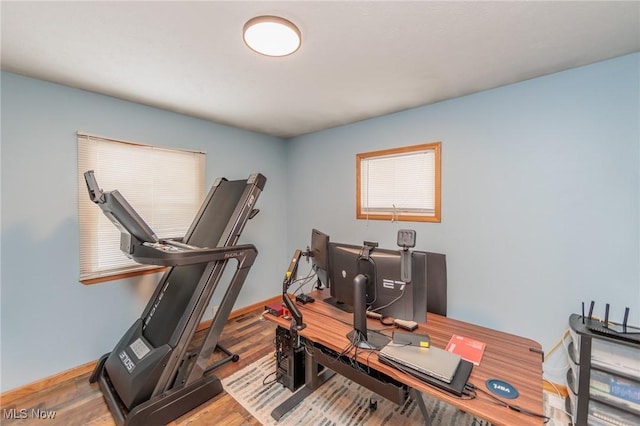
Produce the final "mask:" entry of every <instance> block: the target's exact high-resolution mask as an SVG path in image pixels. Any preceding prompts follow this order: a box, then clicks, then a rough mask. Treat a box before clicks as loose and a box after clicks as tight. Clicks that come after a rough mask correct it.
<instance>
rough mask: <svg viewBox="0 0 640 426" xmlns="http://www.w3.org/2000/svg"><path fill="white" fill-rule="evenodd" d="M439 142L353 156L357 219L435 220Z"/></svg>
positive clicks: (438, 189)
mask: <svg viewBox="0 0 640 426" xmlns="http://www.w3.org/2000/svg"><path fill="white" fill-rule="evenodd" d="M439 150H440V143H433V144H424V145H416V146H412V147H403V148H397V149H390V150H384V151H376V152H370V153H364V154H358V155H357V161H358V173H359V175H358V179H357V185H358V187H357V194H358V197H359V199H358V200H357V206H358V211H357V217H358V218H361V219H365V218H367V219H392V220H394V219H395V220H416V221H422V220H424V221H439V220H440V218H439V202H440V181H439V179H440V173H439V170H438V169H439V165H440V157H439V152H440V151H439Z"/></svg>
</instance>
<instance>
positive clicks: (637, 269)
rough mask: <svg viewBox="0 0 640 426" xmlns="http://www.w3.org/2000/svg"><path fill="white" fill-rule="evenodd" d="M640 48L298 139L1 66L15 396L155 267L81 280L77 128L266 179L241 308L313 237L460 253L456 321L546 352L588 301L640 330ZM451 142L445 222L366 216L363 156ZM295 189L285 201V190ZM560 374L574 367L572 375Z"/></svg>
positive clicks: (90, 335)
mask: <svg viewBox="0 0 640 426" xmlns="http://www.w3.org/2000/svg"><path fill="white" fill-rule="evenodd" d="M639 80H640V54H633V55H628V56H625V57H622V58H618V59H614V60H610V61H606V62H601V63H598V64H594V65H590V66H587V67H582V68H577V69H574V70H569V71H566V72H562V73H558V74H554V75H550V76H546V77H543V78H538V79H534V80H529V81H526V82H522V83H518V84H514V85H511V86H507V87H503V88H499V89H495V90H490V91H486V92H483V93H478V94H475V95H471V96H467V97H463V98H458V99H454V100H450V101H446V102H441V103H438V104H435V105H431V106H426V107H421V108H415V109H411V110H407V111H404V112H401V113H398V114H392V115H388V116H384V117H380V118H376V119H372V120H367V121H363V122H359V123H356V124H352V125H349V126H343V127H339V128H335V129H329V130H325V131H322V132H317V133H314V134H310V135H306V136H302V137H298V138H294V139H291V140H289V141H282V140H279V139H277V138H272V137H268V136H263V135H258V134H255V133H250V132H246V131H242V130H238V129H233V128H230V127H226V126H221V125H217V124H213V123H210V122H207V121H203V120H198V119H194V118H190V117H186V116H182V115H179V114H174V113H169V112H166V111H162V110H157V109H153V108H148V107H145V106H141V105H136V104H133V103H129V102H123V101H120V100H116V99H112V98H109V97H105V96H101V95H96V94H92V93H87V92H84V91H80V90H76V89H70V88H66V87H62V86H58V85H54V84H50V83H46V82H42V81H38V80H33V79H29V78H24V77H20V76H17V75H14V74H9V73H2V81H1V83H2V94H1V95H2V162H1V172H2V200H1V207H2V236H1V237H2V244H1V249H0V255H1V256H2V257H1V263H0V264H1V279H2V282H1V286H2V289H1V323H2V325H1V333H2V334H1V357H2V365H1V391H6V390H9V389H12V388H15V387H17V386H20V385H23V384H26V383H29V382H32V381H34V380H37V379H40V378H43V377H45V376H48V375H51V374H55V373H57V372H60V371H63V370H65V369H68V368H72V367H74V366H77V365H79V364H82V363H85V362H89V361H92V360H95V359H97V358H98V357H99V356H100V355H101V354H102V353H104V352H107V351H109V350H111V349H112V347H113V345H114V344H115V343H116V342H117V340H118V339H119V338H120V337H121V335H122V333H123V332H124V331H125V330H126V329H127V328H128V327H129V325H130V324H131V322H132V321H133V319H134V318H135V317H137V316H138V315H139V314H140V312H141V310H142V308H143V307H144V304H145V302H146V298H147V297H148V294H149V292H150V291H151V289H152V287H153V285H154V283H155V282H156V281H157V278H158V277H157V276H156V275H151V276H147V277H142V278H136V279H130V280H122V281H118V282H107V283H102V284H96V285H92V286H83V285H82V284H80V283H78V280H77V277H78V231H77V219H76V216H77V215H76V202H77V195H76V191H77V183H76V172H77V170H76V169H77V167H76V138H75V131H76V130H83V131H86V132H90V133H94V134H98V135H104V136H111V137H115V138H120V139H127V140H134V141H140V142H147V143H152V144H158V145H167V146H177V147H187V148H193V149H202V150H205V151H207V153H208V155H207V180H208V182H209V183H211V182H212V181H213V179H215V177H217V176H227V177H229V178H244V177H246V176H247V175H248V174H249V173H251V172H254V171H260V172H262V173H264V174H265V175H266V176H267V177H268V179H269V180H268V182H267V187H266V190H265V192H264V193H263V194H262V196H261V198H260V200H259V207H260V209H261V213H260V215H258V216H257V217H256V218H255V219H254V220H253V221H252V222H250V223H249V224H248V225H247V228H246V230H245V232H244V233H243V238H242V240H243V241H251V242H253V243H255V244H256V246H257V247H258V249H259V251H260V255H259V257H258V260H257V263H256V265H255V266H254V268H253V269H252V271H251V273H250V276H249V278H248V281H247V283H246V285H245V288H244V289H243V291H242V293H241V295H240V298H239V301H238V303H237V304H236V307H240V306H246V305H249V304H251V303H254V302H257V301H259V300H263V299H266V298H268V297H270V296H273V295H275V294H277V292H278V290H279V282H281V279H282V273H283V270H284V268H285V267H286V265H287V264H288V257H289V256H290V254H291V253H292V252H293V250H294V249H295V248H304V247H306V245H307V244H308V243H309V236H310V232H311V228H314V227H315V228H318V229H320V230H323V231H325V232H327V233H328V234H330V235H331V237H332V239H333V240H335V241H344V242H353V243H359V242H361V241H362V240H365V239H366V240H377V241H379V242H380V243H381V246H384V247H394V246H395V235H396V231H397V229H399V228H405V227H411V228H415V229H416V230H417V232H418V245H417V247H416V249H421V250H429V251H438V252H443V253H446V254H447V261H448V277H449V314H450V316H452V317H456V318H459V319H463V320H468V321H473V322H477V323H479V324H483V325H486V326H489V327H494V328H497V329H499V330H503V331H507V332H512V333H516V334H520V335H523V336H526V337H529V338H533V339H535V340H537V341H539V342H540V343H541V344H542V345H543V347H544V348H545V349H547V350H548V349H549V348H550V346H551V345H553V343H555V342H556V341H557V339H559V338H560V335H561V334H562V332H563V330H564V329H565V328H566V325H567V317H568V315H569V314H570V313H572V312H578V311H579V309H580V302H581V301H590V300H592V299H593V300H596V301H597V302H598V307H599V308H600V311H599V312H601V311H602V306H603V304H604V303H605V302H610V303H612V312H613V315H614V316H615V317H620V316H621V314H622V311H623V309H624V306H630V307H631V309H632V315H631V317H632V319H633V322H634V323H636V324H638V323H640V231H639V228H640V207H639V204H640V131H639V122H640V99H639V96H640V83H639ZM432 141H442V143H443V157H442V176H443V183H442V203H443V204H442V223H439V224H434V223H424V224H416V223H407V222H400V223H390V222H379V221H364V220H356V219H355V154H356V153H358V152H366V151H373V150H377V149H383V148H390V147H397V146H404V145H412V144H419V143H425V142H432ZM287 194H288V195H287ZM560 376H561V374H560Z"/></svg>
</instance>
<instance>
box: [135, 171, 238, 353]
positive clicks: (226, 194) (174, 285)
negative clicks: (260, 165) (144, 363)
mask: <svg viewBox="0 0 640 426" xmlns="http://www.w3.org/2000/svg"><path fill="white" fill-rule="evenodd" d="M246 186H247V181H246V180H237V181H226V180H224V181H222V182H221V183H220V185H219V186H218V187H217V188H215V192H214V194H213V196H212V197H211V199H210V200H209V203H208V204H207V206H206V207H205V210H204V212H203V213H202V216H201V217H200V220H199V221H198V222H197V223H195V224H192V227H193V231H192V232H191V235H189V236H188V239H187V240H185V241H184V243H186V244H190V245H195V246H198V247H222V246H223V245H224V244H225V241H220V240H221V239H222V238H223V237H224V238H225V239H226V238H228V236H223V235H222V233H223V232H224V230H225V228H226V227H227V224H228V222H229V220H230V218H231V216H232V215H233V212H234V210H235V208H236V206H237V205H238V202H239V201H240V198H241V197H242V194H243V193H244V190H245V188H246ZM211 206H215V208H210V207H211ZM194 225H195V226H194ZM219 243H220V244H222V245H219ZM206 267H207V264H205V263H201V264H195V265H186V266H175V267H173V268H172V269H170V270H169V271H168V274H169V276H168V277H167V280H166V283H165V285H166V291H165V293H164V295H163V296H162V298H161V299H160V300H159V302H158V305H157V306H156V308H155V311H154V312H153V314H152V316H151V318H150V319H147V318H145V319H144V320H145V321H148V323H147V325H146V328H145V329H144V337H145V338H146V339H147V340H149V342H150V343H151V344H152V345H153V346H154V347H156V348H157V347H159V346H162V345H164V344H167V343H169V340H170V339H171V336H172V335H173V332H174V331H175V330H176V328H177V326H178V323H179V322H180V319H181V318H182V316H183V315H185V313H187V311H188V309H186V307H187V305H188V304H189V301H190V300H191V297H192V296H193V295H194V292H195V289H196V287H197V286H198V282H199V281H200V277H201V276H202V274H203V272H204V270H205V268H206Z"/></svg>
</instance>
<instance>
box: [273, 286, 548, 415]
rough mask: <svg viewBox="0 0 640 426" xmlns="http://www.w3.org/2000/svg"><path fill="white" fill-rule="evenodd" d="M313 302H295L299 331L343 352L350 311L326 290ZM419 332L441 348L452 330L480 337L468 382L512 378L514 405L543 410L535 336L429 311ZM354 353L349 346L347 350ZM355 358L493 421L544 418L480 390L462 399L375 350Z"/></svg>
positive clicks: (372, 324)
mask: <svg viewBox="0 0 640 426" xmlns="http://www.w3.org/2000/svg"><path fill="white" fill-rule="evenodd" d="M309 294H310V295H311V296H313V297H314V298H315V299H316V302H314V303H309V304H307V305H302V304H300V303H298V304H297V306H298V308H299V310H300V312H301V313H302V315H303V321H304V323H305V324H306V325H307V326H306V327H305V328H304V329H303V330H300V331H299V332H298V334H299V335H300V336H302V337H305V338H307V339H309V340H311V341H313V342H316V343H319V344H321V345H323V346H326V347H328V348H330V349H332V350H335V351H336V352H341V351H342V350H343V349H345V348H346V347H347V346H348V345H349V340H348V339H347V337H346V334H347V333H348V332H349V331H351V329H352V328H353V326H352V324H353V315H352V314H349V313H346V312H343V311H341V310H339V309H337V308H335V307H334V306H331V305H329V304H327V303H324V302H322V300H324V299H325V298H326V297H328V296H329V294H328V291H326V290H325V291H316V292H312V293H309ZM265 318H266V319H268V320H270V321H273V322H276V323H278V324H279V325H281V326H282V327H285V328H289V321H287V320H285V319H283V318H277V317H275V316H273V315H269V314H265ZM367 327H368V328H369V329H370V330H383V332H384V333H385V334H387V335H388V336H390V335H391V331H392V330H391V328H390V327H388V326H384V325H382V324H381V323H380V322H379V321H377V320H371V319H368V320H367ZM416 332H418V333H425V334H428V335H429V337H430V338H431V344H432V345H433V346H436V347H439V348H444V347H445V346H446V345H447V343H448V342H449V339H450V338H451V336H452V335H453V334H458V335H462V336H466V337H471V338H473V339H477V340H481V341H483V342H485V343H486V344H487V346H486V348H485V351H484V355H483V356H482V360H481V361H480V365H479V366H474V367H473V371H472V372H471V377H470V378H469V382H470V383H472V384H474V385H476V386H477V387H481V388H482V389H485V390H486V389H487V388H486V386H485V383H486V381H487V380H488V379H501V380H504V381H506V382H508V383H511V384H512V385H513V386H514V387H515V388H516V389H517V390H518V392H519V394H520V395H519V397H518V398H516V399H512V400H508V402H509V403H510V404H512V405H517V406H519V407H522V408H523V409H526V410H529V411H532V412H534V413H540V414H542V412H543V406H542V356H541V354H540V353H537V352H534V351H531V350H530V349H532V348H533V349H534V350H538V351H539V350H540V349H541V347H540V345H539V344H538V343H536V342H535V341H533V340H530V339H526V338H523V337H519V336H515V335H512V334H508V333H503V332H500V331H496V330H492V329H489V328H485V327H481V326H478V325H473V324H469V323H466V322H463V321H458V320H455V319H452V318H448V317H443V316H440V315H437V314H432V313H428V314H427V323H425V324H420V325H419V328H418V329H417V330H416ZM351 355H353V352H352V353H351ZM357 355H358V361H360V362H361V363H363V364H367V365H369V366H370V367H371V368H373V369H375V370H378V371H380V372H382V373H384V374H386V375H388V376H390V377H393V378H394V379H396V380H398V381H399V382H401V383H404V384H406V385H408V386H410V387H412V388H414V389H416V390H419V391H420V392H423V393H425V394H428V395H431V396H433V397H435V398H438V399H440V400H443V401H446V402H447V403H449V404H451V405H454V406H456V407H459V408H460V409H462V410H464V411H466V412H469V413H472V414H474V415H476V416H478V417H480V418H482V419H484V420H488V421H490V422H491V423H492V424H494V425H514V424H517V425H529V424H536V425H539V424H541V423H542V419H541V418H537V417H532V416H529V415H525V414H521V413H518V412H516V411H513V410H510V409H508V408H506V407H503V406H500V405H498V404H497V403H496V402H495V401H494V400H493V399H491V398H490V397H489V396H487V395H486V394H484V393H482V392H478V395H477V397H476V398H475V399H472V400H465V399H461V398H458V397H456V396H455V395H453V394H450V393H446V392H443V391H441V390H439V389H437V388H435V387H433V386H431V385H429V384H427V383H424V382H422V381H420V380H417V379H415V378H413V377H410V376H408V375H407V374H404V373H402V372H401V371H399V370H396V369H394V368H392V367H389V366H386V365H384V364H382V363H381V362H380V361H379V360H378V356H377V354H376V353H373V354H372V353H371V352H370V351H366V350H362V349H359V350H358V351H357Z"/></svg>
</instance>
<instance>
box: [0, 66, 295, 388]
mask: <svg viewBox="0 0 640 426" xmlns="http://www.w3.org/2000/svg"><path fill="white" fill-rule="evenodd" d="M77 130H83V131H86V132H89V133H93V134H97V135H102V136H109V137H114V138H120V139H126V140H132V141H138V142H143V143H150V144H154V145H164V146H171V147H184V148H191V149H197V150H203V151H206V152H207V165H206V167H207V185H208V186H210V185H211V184H212V183H213V181H214V179H215V178H216V177H219V176H225V177H227V178H229V179H246V178H247V177H248V176H249V174H251V173H254V172H261V173H263V174H264V175H265V176H267V185H266V187H265V190H264V192H263V193H262V195H261V196H260V199H259V200H258V204H257V207H258V208H260V214H259V215H258V216H256V217H255V218H254V219H253V220H251V221H250V222H249V223H247V225H246V227H245V231H244V233H243V235H242V237H241V240H240V242H241V243H247V242H251V243H253V244H255V245H256V247H257V248H258V251H259V255H258V258H257V260H256V263H255V264H254V266H253V268H252V270H251V272H250V274H249V277H248V278H247V281H246V283H245V286H244V287H243V290H242V292H241V294H240V296H239V298H238V302H237V303H236V306H237V307H242V306H247V305H250V304H252V303H255V302H258V301H261V300H264V299H266V298H269V297H271V296H273V295H275V294H277V291H278V288H279V284H278V283H279V282H281V279H282V268H284V267H286V265H285V263H286V256H288V255H287V254H286V250H285V249H286V241H285V239H284V238H283V235H285V232H286V213H287V212H286V209H285V208H284V206H285V204H286V197H285V195H286V191H285V189H286V167H285V163H284V159H285V148H286V145H285V142H284V141H282V140H280V139H278V138H272V137H269V136H264V135H259V134H255V133H251V132H246V131H242V130H238V129H234V128H231V127H227V126H222V125H217V124H214V123H211V122H207V121H204V120H199V119H195V118H191V117H187V116H183V115H179V114H174V113H170V112H166V111H162V110H158V109H153V108H148V107H145V106H141V105H137V104H134V103H129V102H123V101H120V100H117V99H113V98H110V97H106V96H101V95H96V94H93V93H88V92H84V91H81V90H76V89H70V88H67V87H63V86H59V85H55V84H50V83H46V82H43V81H39V80H33V79H29V78H25V77H21V76H18V75H15V74H10V73H2V251H1V254H2V262H1V263H2V271H1V273H2V296H1V297H2V300H1V303H2V305H1V306H2V309H1V315H2V318H1V319H2V321H1V323H2V325H1V327H2V349H1V350H2V353H1V355H2V356H1V359H2V365H1V368H2V375H1V378H2V383H1V385H2V388H1V389H2V391H6V390H9V389H12V388H15V387H17V386H20V385H23V384H26V383H29V382H32V381H34V380H37V379H40V378H43V377H46V376H49V375H52V374H55V373H58V372H60V371H63V370H66V369H69V368H72V367H75V366H78V365H80V364H83V363H86V362H89V361H93V360H96V359H97V358H98V357H99V356H100V355H101V354H102V353H105V352H108V351H110V350H111V349H113V346H114V345H115V343H116V342H117V341H118V340H119V339H120V337H121V336H122V334H123V333H124V331H126V329H127V328H128V327H129V326H130V325H131V324H132V323H133V321H134V320H135V318H137V317H138V316H139V315H140V313H141V312H142V309H143V307H144V305H145V304H146V301H147V300H148V297H149V293H150V291H151V290H152V289H153V287H154V285H155V283H156V282H157V280H158V279H159V274H154V275H148V276H144V277H138V278H133V279H127V280H120V281H110V282H105V283H101V284H95V285H91V286H85V285H82V284H81V283H79V282H78V223H77V178H76V174H77V163H76V162H77V153H76V135H75V132H76V131H77ZM283 265H284V266H283Z"/></svg>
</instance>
